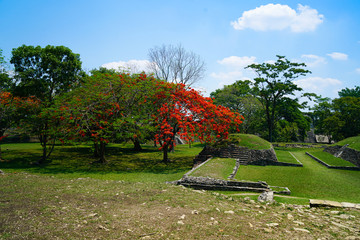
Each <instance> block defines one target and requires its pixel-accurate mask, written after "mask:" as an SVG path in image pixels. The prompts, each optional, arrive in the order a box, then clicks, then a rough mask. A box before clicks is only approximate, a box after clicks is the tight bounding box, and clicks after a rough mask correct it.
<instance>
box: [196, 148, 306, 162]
mask: <svg viewBox="0 0 360 240" xmlns="http://www.w3.org/2000/svg"><path fill="white" fill-rule="evenodd" d="M211 157H220V158H235V159H237V162H238V163H239V165H259V166H266V165H275V166H293V167H302V165H301V164H293V163H283V162H279V161H278V159H277V157H276V153H275V150H274V149H273V148H270V149H264V150H254V149H248V148H246V147H240V146H236V145H235V144H230V145H228V146H220V147H214V146H205V147H204V149H203V150H202V151H201V152H200V153H199V155H197V156H196V157H195V159H194V167H195V166H197V165H199V164H201V163H203V162H204V161H206V160H207V159H209V158H211Z"/></svg>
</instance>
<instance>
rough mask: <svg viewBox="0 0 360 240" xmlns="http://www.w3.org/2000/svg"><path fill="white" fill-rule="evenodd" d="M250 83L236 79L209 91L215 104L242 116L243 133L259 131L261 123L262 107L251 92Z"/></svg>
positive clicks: (260, 130)
mask: <svg viewBox="0 0 360 240" xmlns="http://www.w3.org/2000/svg"><path fill="white" fill-rule="evenodd" d="M252 92H253V90H252V83H251V81H249V80H245V81H241V80H240V81H236V82H235V83H233V84H231V85H225V86H224V87H223V88H222V89H217V90H215V91H214V92H212V93H210V97H211V98H213V99H214V103H215V104H216V105H222V106H224V107H227V108H229V109H231V110H232V111H236V112H238V113H240V114H241V115H243V116H244V120H243V123H242V124H241V127H240V129H241V131H242V132H244V133H252V134H255V133H260V132H262V125H263V116H264V112H263V107H262V106H261V103H260V101H259V100H258V99H257V98H256V97H254V96H253V94H252Z"/></svg>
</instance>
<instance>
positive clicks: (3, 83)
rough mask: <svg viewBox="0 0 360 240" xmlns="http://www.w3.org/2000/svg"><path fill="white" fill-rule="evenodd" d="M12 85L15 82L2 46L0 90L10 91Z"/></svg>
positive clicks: (0, 52)
mask: <svg viewBox="0 0 360 240" xmlns="http://www.w3.org/2000/svg"><path fill="white" fill-rule="evenodd" d="M12 87H13V82H12V79H11V77H10V76H9V73H8V71H7V62H6V60H5V57H4V56H3V54H2V49H1V48H0V91H10V90H11V89H12Z"/></svg>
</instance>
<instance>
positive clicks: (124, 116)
mask: <svg viewBox="0 0 360 240" xmlns="http://www.w3.org/2000/svg"><path fill="white" fill-rule="evenodd" d="M156 81H158V80H155V79H154V78H153V77H152V76H147V75H146V74H133V75H130V74H128V73H121V74H119V73H117V74H115V73H113V74H101V73H97V74H96V75H93V76H90V77H88V78H87V79H85V81H84V83H83V86H82V87H80V88H78V89H75V90H74V91H72V92H70V93H68V94H66V95H64V96H63V97H62V98H59V99H58V102H57V104H56V109H57V112H55V111H56V109H55V110H54V111H53V114H54V115H53V117H54V118H55V119H57V120H59V121H60V125H59V129H56V130H55V132H57V133H58V134H61V135H62V136H59V137H60V138H59V139H60V141H69V140H70V141H75V142H79V141H92V142H93V143H94V148H95V155H96V156H97V157H99V162H101V163H105V162H106V159H105V148H106V145H107V144H108V143H109V142H111V141H115V140H116V141H128V140H131V141H133V142H134V144H135V146H140V142H141V141H143V140H144V139H145V138H147V137H148V136H149V134H150V133H152V132H154V126H153V124H152V123H151V116H150V115H151V114H150V113H151V111H150V110H149V109H151V108H153V106H152V105H151V104H150V102H147V100H148V99H150V98H149V96H150V95H151V94H152V92H153V91H154V90H155V82H156Z"/></svg>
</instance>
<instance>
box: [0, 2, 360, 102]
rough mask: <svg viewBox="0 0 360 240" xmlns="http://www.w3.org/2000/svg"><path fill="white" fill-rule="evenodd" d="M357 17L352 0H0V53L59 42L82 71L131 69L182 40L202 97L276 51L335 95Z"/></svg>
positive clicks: (349, 64)
mask: <svg viewBox="0 0 360 240" xmlns="http://www.w3.org/2000/svg"><path fill="white" fill-rule="evenodd" d="M359 12H360V1H358V0H343V1H332V0H326V1H325V0H319V1H308V0H306V1H300V0H299V1H292V0H289V1H260V0H252V1H245V0H223V1H220V0H206V1H205V0H193V1H190V0H164V1H162V0H158V1H150V0H142V1H141V0H131V1H120V0H118V1H115V0H113V1H110V0H101V1H95V0H86V1H83V0H71V1H69V0H62V1H55V0H54V1H53V0H48V1H45V0H32V1H25V0H0V29H1V33H0V34H1V35H0V48H1V49H3V55H5V57H7V58H8V59H9V58H10V57H11V50H12V49H13V48H16V47H19V46H21V45H22V44H26V45H35V46H36V45H40V46H46V45H64V46H66V47H69V48H70V49H71V50H72V51H73V52H75V53H79V54H80V57H81V60H82V63H83V68H84V69H86V70H91V69H93V68H98V67H100V66H120V65H126V64H127V63H128V62H129V61H131V63H135V64H139V68H141V66H143V65H144V63H145V62H146V60H147V59H148V56H147V55H148V50H149V49H150V48H152V47H154V46H160V45H162V44H173V45H177V44H182V46H183V47H184V48H185V49H187V50H189V51H192V52H194V53H196V54H198V55H200V56H201V57H202V59H203V60H204V61H205V63H206V69H207V71H206V75H205V77H204V78H203V79H202V80H201V81H199V82H198V83H197V84H196V85H195V86H194V87H196V88H199V89H202V90H204V94H205V95H209V94H210V92H212V91H214V90H215V89H218V88H221V87H222V86H223V85H224V84H226V85H227V84H231V83H233V82H235V81H236V80H241V79H251V78H253V77H254V75H253V73H252V72H250V71H249V70H244V67H245V66H246V65H248V64H251V63H262V62H266V61H272V60H275V59H276V55H284V56H286V58H288V59H289V60H291V61H299V62H305V63H306V64H307V65H308V68H307V69H309V70H311V71H312V74H310V75H307V76H306V77H301V78H299V79H298V80H297V81H296V83H297V84H298V85H299V86H301V87H303V88H304V90H305V91H307V92H315V93H317V94H320V95H322V96H326V97H330V98H335V97H337V92H338V91H339V90H341V89H343V88H345V87H348V88H353V87H354V86H359V85H360V83H359V79H360V31H359V26H360V15H359Z"/></svg>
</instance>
